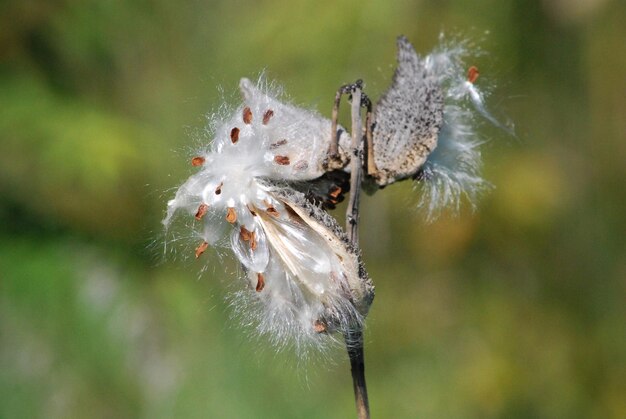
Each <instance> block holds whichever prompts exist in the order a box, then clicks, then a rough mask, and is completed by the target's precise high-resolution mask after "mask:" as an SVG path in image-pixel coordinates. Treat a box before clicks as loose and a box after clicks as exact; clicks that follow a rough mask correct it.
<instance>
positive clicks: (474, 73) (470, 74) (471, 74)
mask: <svg viewBox="0 0 626 419" xmlns="http://www.w3.org/2000/svg"><path fill="white" fill-rule="evenodd" d="M479 75H480V73H479V72H478V68H477V67H476V66H475V65H473V66H471V67H470V68H469V70H467V81H468V82H470V83H472V84H474V82H475V81H476V79H477V78H478V76H479Z"/></svg>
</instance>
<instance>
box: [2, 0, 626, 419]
mask: <svg viewBox="0 0 626 419" xmlns="http://www.w3.org/2000/svg"><path fill="white" fill-rule="evenodd" d="M624 22H626V2H623V1H617V0H616V1H610V0H575V1H574V0H542V1H539V0H483V1H476V0H474V1H469V0H465V1H462V0H448V1H434V0H430V1H427V0H424V1H419V0H415V1H398V2H390V1H385V0H379V1H369V2H368V1H344V2H336V1H323V0H317V1H312V0H308V1H292V2H288V1H281V0H263V1H255V2H252V1H232V0H231V1H198V0H196V1H189V2H172V1H168V0H141V1H127V2H121V1H108V0H105V1H103V0H99V1H77V0H49V1H36V0H21V1H18V0H13V1H11V0H9V1H6V0H5V1H3V2H1V3H0V417H2V418H37V417H41V418H44V417H45V418H86V417H89V418H174V417H175V418H349V417H353V416H354V406H353V399H352V385H351V381H350V374H349V366H348V364H347V361H346V359H345V358H346V356H345V354H344V352H343V351H342V350H341V348H338V349H337V350H336V351H335V352H334V353H332V354H331V355H330V357H329V358H330V361H329V360H323V361H319V360H318V361H313V362H308V363H306V362H305V363H303V362H298V361H297V360H295V359H294V358H293V357H292V356H290V355H289V354H285V353H279V354H275V353H274V351H273V349H272V348H271V347H268V346H267V345H266V344H264V343H263V342H258V341H251V340H249V339H248V338H247V337H246V335H245V333H244V332H242V330H241V328H239V326H237V325H236V324H233V322H231V321H230V320H229V318H228V308H227V307H226V304H225V303H224V296H225V294H226V293H227V292H228V290H229V287H230V286H229V284H230V283H231V282H232V279H233V277H234V275H233V274H232V273H230V272H232V271H233V270H234V267H235V264H234V263H233V262H232V260H230V259H228V258H227V259H226V260H225V261H222V260H220V259H218V258H217V257H216V256H215V255H214V254H212V255H209V256H208V257H207V258H205V259H202V260H200V261H195V260H194V259H193V258H184V257H182V258H171V257H168V258H165V262H163V259H164V258H163V250H162V244H163V240H162V237H163V234H162V232H161V225H160V219H161V218H162V217H163V215H164V209H165V205H166V201H167V199H169V198H170V197H171V196H172V194H173V188H175V187H176V186H177V185H178V184H179V183H180V182H182V180H183V179H184V178H185V177H186V176H188V175H189V174H190V173H191V172H192V171H191V168H190V167H189V165H188V161H189V157H190V156H192V155H193V149H194V147H196V146H197V144H198V138H200V137H201V134H202V130H203V128H204V126H205V115H207V113H208V112H210V111H211V110H212V109H216V107H217V106H219V102H220V100H221V98H222V96H223V95H222V93H220V91H219V89H218V86H222V88H223V89H224V92H225V93H224V95H225V96H226V97H227V98H232V99H233V100H232V101H231V103H234V102H235V98H236V97H237V93H236V86H237V82H238V79H239V78H240V77H242V76H247V77H253V78H254V77H256V76H257V75H258V74H259V73H260V72H261V71H262V70H263V69H266V70H267V75H268V78H270V79H275V80H278V81H279V82H280V83H282V84H283V85H284V87H285V89H286V91H287V92H289V95H290V97H291V98H292V99H293V100H294V101H295V102H296V103H298V104H300V105H303V106H306V107H312V108H316V109H318V110H319V111H320V112H321V113H323V114H325V115H327V116H328V115H329V114H330V112H329V110H330V107H331V100H332V97H333V94H334V92H335V89H336V88H337V87H338V85H339V84H341V83H345V82H350V81H353V80H355V79H356V78H363V79H364V80H366V82H367V91H368V93H369V94H370V95H371V96H372V97H374V98H377V97H379V95H380V92H381V91H382V90H383V89H384V88H385V87H386V85H387V84H388V83H389V80H390V76H391V72H392V66H393V64H394V62H395V45H394V39H395V37H396V36H397V35H398V34H400V33H403V34H406V35H407V36H408V37H409V38H410V39H411V40H412V41H413V43H414V44H415V46H416V48H417V50H418V51H421V52H428V51H429V50H430V49H431V48H432V47H434V46H435V45H436V43H437V38H438V34H439V32H440V31H441V30H443V31H445V32H447V33H465V34H468V35H469V36H471V37H474V38H484V42H483V43H482V45H483V47H484V49H485V50H487V51H489V54H487V55H483V56H480V57H478V58H477V59H476V60H475V62H472V63H471V64H476V65H478V67H479V68H480V70H481V78H480V79H479V84H480V83H485V85H487V84H488V82H489V81H490V80H491V81H496V82H497V86H498V88H497V89H495V90H494V91H493V94H492V95H491V97H490V99H491V100H490V104H491V109H492V110H493V111H494V113H495V114H496V116H498V117H499V118H502V119H504V120H506V119H507V118H510V119H511V120H513V121H514V122H515V124H516V131H517V138H511V137H508V138H507V136H506V135H504V133H502V132H499V131H498V130H497V129H491V128H486V129H485V131H484V134H485V135H486V136H487V137H488V138H491V139H492V141H491V142H490V143H489V144H488V145H487V146H486V147H485V151H484V156H485V159H486V165H485V166H486V176H487V178H488V179H489V180H490V181H492V182H493V183H494V184H495V185H496V189H495V190H494V191H493V192H492V193H491V194H490V195H488V196H487V197H486V198H485V199H484V200H483V202H482V204H481V208H480V210H479V211H478V212H477V213H475V214H471V213H469V212H465V213H463V214H461V216H460V217H457V218H454V217H444V218H442V219H440V220H439V221H437V222H436V223H434V224H432V225H425V224H424V223H423V222H422V221H421V219H420V216H419V214H418V213H416V212H415V211H413V210H412V209H411V208H410V207H411V204H412V203H415V202H417V197H415V196H414V194H415V193H414V192H413V191H412V190H411V186H410V185H398V186H393V187H390V188H387V189H386V190H385V191H384V193H380V194H377V195H375V196H374V197H371V198H364V203H363V210H362V211H363V214H362V222H363V230H362V247H363V251H364V255H365V261H366V265H367V267H368V269H369V271H370V274H371V276H372V278H373V279H374V281H375V283H376V285H377V297H376V301H375V304H374V306H373V309H372V311H371V315H370V317H369V320H368V329H367V333H366V356H367V374H368V383H369V390H370V399H371V406H372V413H373V417H375V418H417V417H422V418H624V417H626V240H625V239H624V233H625V232H626V222H625V213H626V212H625V203H626V188H625V182H624V181H625V179H626V176H625V175H626V164H625V162H626V47H625V46H624V43H625V41H626V25H625V24H624ZM485 31H489V32H490V34H489V36H487V37H484V36H483V35H484V32H485ZM229 100H230V99H229ZM337 216H338V217H342V214H341V213H340V212H339V213H337ZM195 244H196V243H189V244H188V246H189V247H190V248H193V247H194V246H195ZM190 254H191V253H189V255H190ZM183 255H184V253H183ZM205 263H206V265H205ZM207 266H208V267H207ZM226 271H228V272H229V273H225V272H226Z"/></svg>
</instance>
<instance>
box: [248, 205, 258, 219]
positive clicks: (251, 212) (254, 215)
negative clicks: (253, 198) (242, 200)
mask: <svg viewBox="0 0 626 419" xmlns="http://www.w3.org/2000/svg"><path fill="white" fill-rule="evenodd" d="M253 208H254V207H252V208H250V205H248V211H250V214H252V216H253V217H256V211H255V210H254V209H253Z"/></svg>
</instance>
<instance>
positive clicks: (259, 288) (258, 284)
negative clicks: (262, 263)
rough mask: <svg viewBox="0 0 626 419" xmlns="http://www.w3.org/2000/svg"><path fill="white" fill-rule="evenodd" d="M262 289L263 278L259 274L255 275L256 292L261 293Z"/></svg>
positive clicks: (263, 284) (263, 285)
mask: <svg viewBox="0 0 626 419" xmlns="http://www.w3.org/2000/svg"><path fill="white" fill-rule="evenodd" d="M263 288H265V277H264V276H263V274H262V273H261V272H259V273H257V274H256V292H261V291H263Z"/></svg>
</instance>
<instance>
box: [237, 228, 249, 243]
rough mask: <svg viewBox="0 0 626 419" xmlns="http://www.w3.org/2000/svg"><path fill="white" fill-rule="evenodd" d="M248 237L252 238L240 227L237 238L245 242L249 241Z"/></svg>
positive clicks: (247, 231) (245, 229)
mask: <svg viewBox="0 0 626 419" xmlns="http://www.w3.org/2000/svg"><path fill="white" fill-rule="evenodd" d="M250 237H252V233H251V232H250V231H249V230H248V229H247V228H245V227H244V226H241V229H239V238H240V239H241V240H243V241H245V242H247V241H248V240H250Z"/></svg>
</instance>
